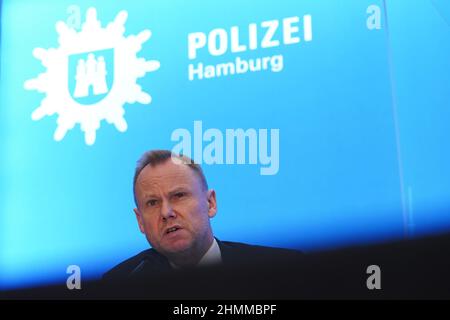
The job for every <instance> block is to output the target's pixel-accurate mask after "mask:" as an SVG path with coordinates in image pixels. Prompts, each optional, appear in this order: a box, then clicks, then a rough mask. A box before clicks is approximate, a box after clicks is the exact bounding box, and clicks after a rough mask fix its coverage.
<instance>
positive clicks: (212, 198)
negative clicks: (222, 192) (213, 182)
mask: <svg viewBox="0 0 450 320" xmlns="http://www.w3.org/2000/svg"><path fill="white" fill-rule="evenodd" d="M206 196H207V200H208V216H209V217H210V218H212V217H214V216H215V215H216V213H217V200H216V192H215V191H214V190H213V189H211V190H208V192H207V195H206Z"/></svg>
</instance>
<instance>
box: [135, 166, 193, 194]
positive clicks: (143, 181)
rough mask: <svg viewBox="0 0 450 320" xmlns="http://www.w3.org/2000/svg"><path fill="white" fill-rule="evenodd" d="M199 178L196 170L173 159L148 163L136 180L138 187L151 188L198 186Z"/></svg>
mask: <svg viewBox="0 0 450 320" xmlns="http://www.w3.org/2000/svg"><path fill="white" fill-rule="evenodd" d="M198 180H199V179H198V178H197V177H196V176H195V173H194V171H193V170H192V169H191V168H189V167H188V166H187V165H184V164H175V163H173V162H172V161H171V160H168V161H166V162H164V163H161V164H157V165H156V166H150V165H147V166H145V167H144V169H142V171H141V173H140V174H139V176H138V178H137V180H136V188H137V189H143V190H149V189H153V188H174V187H177V186H180V187H181V186H182V187H191V188H194V187H197V186H198V185H199V181H198Z"/></svg>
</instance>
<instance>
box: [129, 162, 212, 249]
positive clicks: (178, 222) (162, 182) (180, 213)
mask: <svg viewBox="0 0 450 320" xmlns="http://www.w3.org/2000/svg"><path fill="white" fill-rule="evenodd" d="M136 199H137V202H138V208H136V209H134V211H135V213H136V217H137V220H138V223H139V229H140V230H141V232H142V233H144V234H145V235H146V237H147V240H148V241H149V242H150V244H151V245H152V247H153V248H155V249H156V250H157V251H158V252H160V253H161V254H163V255H166V256H170V255H174V254H177V253H186V252H190V250H204V249H205V246H207V245H209V244H210V243H211V241H212V231H211V226H210V223H209V219H210V218H212V217H213V216H214V215H215V214H216V211H217V207H216V197H215V192H214V190H209V191H207V190H204V188H203V186H202V183H201V180H200V178H199V177H198V176H197V175H196V173H195V172H194V171H193V170H192V169H191V168H189V167H188V166H187V165H184V164H175V163H174V162H172V161H171V160H170V159H169V160H167V161H166V162H164V163H162V164H158V165H156V166H154V167H152V166H149V165H148V166H146V167H145V168H144V169H143V170H142V171H141V173H140V174H139V176H138V178H137V181H136Z"/></svg>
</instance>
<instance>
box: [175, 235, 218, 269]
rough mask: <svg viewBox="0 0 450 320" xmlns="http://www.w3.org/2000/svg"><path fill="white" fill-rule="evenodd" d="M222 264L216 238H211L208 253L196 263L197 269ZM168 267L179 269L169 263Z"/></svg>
mask: <svg viewBox="0 0 450 320" xmlns="http://www.w3.org/2000/svg"><path fill="white" fill-rule="evenodd" d="M169 262H170V261H169ZM221 262H222V253H221V252H220V247H219V244H218V243H217V241H216V238H213V242H212V244H211V246H210V247H209V249H208V251H206V253H205V254H204V255H203V257H202V258H201V259H200V261H199V262H198V263H197V267H207V266H211V265H215V264H220V263H221ZM170 265H171V266H172V268H174V269H179V268H180V267H178V266H177V265H175V264H174V263H172V262H170Z"/></svg>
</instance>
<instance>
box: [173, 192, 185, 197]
mask: <svg viewBox="0 0 450 320" xmlns="http://www.w3.org/2000/svg"><path fill="white" fill-rule="evenodd" d="M185 195H186V194H185V193H184V192H177V193H175V197H176V198H183V197H184V196H185Z"/></svg>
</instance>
